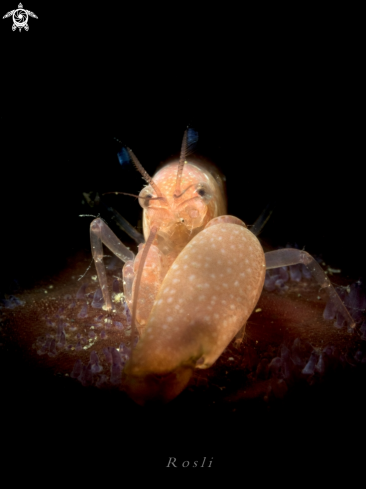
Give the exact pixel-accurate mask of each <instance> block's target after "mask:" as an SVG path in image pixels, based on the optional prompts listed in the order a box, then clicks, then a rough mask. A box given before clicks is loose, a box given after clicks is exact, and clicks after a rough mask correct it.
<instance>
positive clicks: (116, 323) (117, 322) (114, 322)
mask: <svg viewBox="0 0 366 489" xmlns="http://www.w3.org/2000/svg"><path fill="white" fill-rule="evenodd" d="M113 324H114V325H115V326H116V328H117V329H123V324H122V323H120V322H119V321H113Z"/></svg>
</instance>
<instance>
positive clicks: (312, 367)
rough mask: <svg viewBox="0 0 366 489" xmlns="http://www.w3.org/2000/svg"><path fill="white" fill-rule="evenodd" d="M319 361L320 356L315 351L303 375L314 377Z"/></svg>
mask: <svg viewBox="0 0 366 489" xmlns="http://www.w3.org/2000/svg"><path fill="white" fill-rule="evenodd" d="M317 360H318V354H317V353H316V352H315V351H313V352H312V353H311V355H310V358H309V361H308V363H307V364H306V365H305V367H304V368H303V370H302V373H303V374H304V375H313V374H314V370H315V364H316V361H317Z"/></svg>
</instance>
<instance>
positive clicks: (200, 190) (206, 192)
mask: <svg viewBox="0 0 366 489" xmlns="http://www.w3.org/2000/svg"><path fill="white" fill-rule="evenodd" d="M196 193H197V194H198V195H199V196H200V197H201V198H202V200H203V201H204V202H206V203H207V202H208V201H209V200H210V199H211V198H212V195H211V194H210V188H209V187H208V186H207V185H206V184H205V183H200V184H198V185H197V187H196Z"/></svg>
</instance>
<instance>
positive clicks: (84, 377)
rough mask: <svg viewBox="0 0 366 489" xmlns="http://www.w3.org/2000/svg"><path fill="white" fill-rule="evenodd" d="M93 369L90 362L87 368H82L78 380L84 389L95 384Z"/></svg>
mask: <svg viewBox="0 0 366 489" xmlns="http://www.w3.org/2000/svg"><path fill="white" fill-rule="evenodd" d="M91 369H92V366H91V363H90V362H89V363H88V366H87V367H85V365H83V366H82V369H81V372H80V375H79V377H78V379H79V380H80V382H81V384H82V385H83V386H84V387H85V386H87V385H91V384H92V383H93V374H92V370H91Z"/></svg>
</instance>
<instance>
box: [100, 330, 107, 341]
mask: <svg viewBox="0 0 366 489" xmlns="http://www.w3.org/2000/svg"><path fill="white" fill-rule="evenodd" d="M100 337H101V338H102V340H104V338H106V337H107V333H106V332H105V330H104V329H103V331H102V332H101V333H100Z"/></svg>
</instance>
